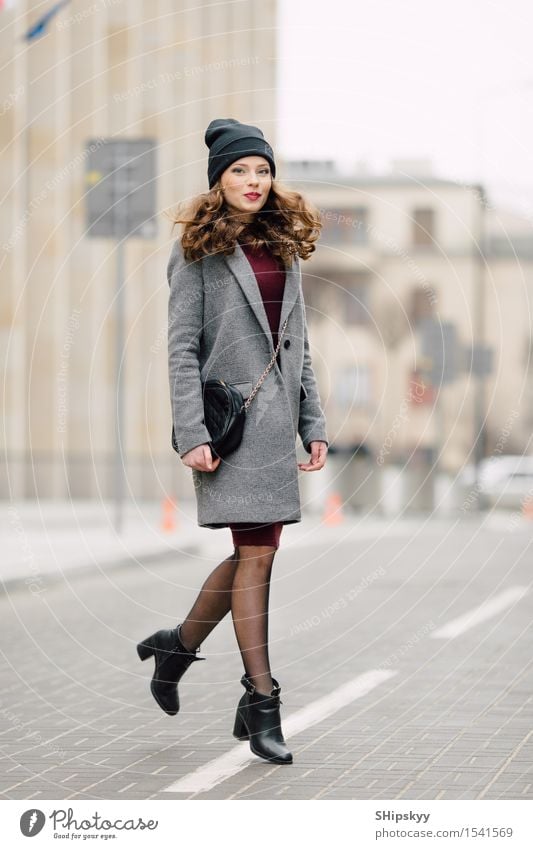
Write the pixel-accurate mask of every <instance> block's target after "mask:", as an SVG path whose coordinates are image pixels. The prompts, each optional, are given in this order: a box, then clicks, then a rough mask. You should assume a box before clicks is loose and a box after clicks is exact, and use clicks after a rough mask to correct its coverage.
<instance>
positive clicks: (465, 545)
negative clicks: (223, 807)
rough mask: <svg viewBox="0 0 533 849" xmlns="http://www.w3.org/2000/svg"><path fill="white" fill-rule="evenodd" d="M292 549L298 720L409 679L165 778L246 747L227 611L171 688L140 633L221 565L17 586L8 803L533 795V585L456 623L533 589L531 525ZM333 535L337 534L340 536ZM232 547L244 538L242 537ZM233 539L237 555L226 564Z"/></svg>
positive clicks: (290, 618)
mask: <svg viewBox="0 0 533 849" xmlns="http://www.w3.org/2000/svg"><path fill="white" fill-rule="evenodd" d="M331 531H332V529H328V534H326V535H324V537H323V539H322V541H321V542H320V541H317V540H314V541H313V544H312V545H309V546H306V545H305V540H304V541H303V542H302V544H301V545H299V546H298V547H295V548H294V549H293V550H291V549H290V548H288V547H286V548H284V547H283V545H282V547H281V549H280V551H279V553H278V555H277V557H276V561H275V564H274V572H273V582H272V587H271V594H270V605H271V619H270V640H271V652H270V656H271V665H272V670H273V673H274V675H275V677H276V678H278V680H279V681H280V683H281V685H282V700H283V704H282V718H284V717H287V716H289V715H290V714H292V713H294V712H296V711H298V710H300V709H301V708H304V707H305V706H306V705H308V704H309V703H310V702H313V701H314V700H317V699H320V698H321V697H323V696H324V695H326V694H328V693H330V692H331V691H332V690H334V689H335V688H337V687H340V686H341V685H343V684H344V683H345V682H348V681H350V680H352V679H354V678H356V677H357V676H359V675H363V674H364V673H366V672H367V671H368V670H371V669H377V668H386V669H390V670H394V671H395V673H396V674H395V675H394V676H392V677H390V678H389V679H387V680H385V681H383V682H381V683H380V684H379V685H378V686H376V687H375V688H374V689H373V690H371V691H370V692H368V693H367V694H366V695H364V696H363V697H361V698H358V699H357V700H355V701H353V702H352V703H350V704H348V705H346V706H344V707H342V708H341V709H340V710H338V711H337V712H336V713H333V714H331V715H330V716H328V717H327V718H326V719H325V720H322V721H320V723H318V724H317V725H313V726H312V727H309V728H307V729H306V730H303V731H302V732H301V733H299V734H297V735H295V736H294V737H291V738H290V739H289V740H288V743H289V746H290V748H291V751H292V752H293V756H294V763H293V764H292V765H290V766H276V765H269V764H268V763H266V762H264V761H261V760H260V759H257V758H253V757H251V761H250V763H249V764H248V765H247V766H245V767H244V768H242V769H241V770H239V771H238V772H237V773H236V774H235V775H233V776H231V777H230V778H227V779H226V780H224V781H221V782H220V783H218V784H217V785H216V786H215V787H213V788H212V789H210V790H208V791H206V792H199V793H188V794H183V793H168V792H166V791H165V788H166V787H168V786H169V785H171V784H172V783H173V782H175V781H177V780H178V779H179V778H181V777H183V776H185V775H188V774H190V773H191V772H193V771H194V770H196V769H197V768H199V767H202V766H204V765H206V764H209V763H211V762H212V761H214V760H215V759H216V758H218V757H220V756H221V755H223V754H224V753H226V752H228V751H230V750H231V749H233V748H234V746H235V745H236V746H243V745H246V744H240V743H237V741H236V740H234V738H233V737H232V736H231V730H232V726H233V718H234V711H235V706H236V704H237V701H238V699H239V698H240V696H241V694H242V687H241V685H240V683H239V679H240V675H241V662H240V656H239V653H238V650H237V646H236V642H235V638H234V634H233V629H232V623H231V619H230V617H227V618H226V619H225V620H224V622H222V623H221V624H220V625H219V626H218V627H217V628H216V629H215V631H214V632H213V633H212V635H211V636H210V637H209V639H208V640H207V641H206V642H205V643H204V644H203V645H202V653H203V654H204V655H205V656H206V657H207V661H206V662H204V663H199V664H193V665H192V667H191V668H190V670H189V671H188V673H187V675H186V676H185V678H184V679H183V681H182V683H181V685H180V696H181V700H182V710H181V711H180V713H179V715H178V716H176V717H168V716H166V715H165V714H164V713H163V712H162V711H161V710H160V709H159V708H158V707H157V705H156V704H155V702H154V701H153V699H152V697H151V695H150V692H149V680H150V676H151V673H152V669H153V661H152V660H149V661H147V662H146V663H144V664H141V663H140V661H139V660H138V658H137V655H136V652H135V645H136V643H137V642H138V641H139V640H140V639H142V638H144V637H145V636H147V635H148V634H150V633H151V632H152V631H153V630H156V629H157V628H158V627H169V626H171V625H173V624H175V623H177V622H178V621H180V619H181V618H182V617H183V616H184V615H185V613H186V612H187V610H188V609H189V607H190V604H191V603H192V600H193V599H194V597H195V594H196V592H197V590H198V588H199V587H200V586H201V584H202V582H203V580H204V578H205V576H206V575H207V574H208V572H209V571H210V569H211V568H212V567H213V566H214V565H216V562H217V560H213V561H212V562H211V563H210V562H209V561H208V559H206V558H202V559H199V558H197V557H193V556H191V557H188V556H186V555H181V556H179V557H178V558H177V559H176V561H175V562H172V561H171V560H170V559H169V558H168V556H165V557H164V558H162V559H161V560H160V561H153V560H150V563H149V564H148V565H147V566H146V568H145V569H142V568H139V565H138V564H135V565H132V568H131V569H128V568H125V567H124V566H122V567H121V568H120V569H117V570H115V571H113V570H109V571H107V572H106V574H102V573H99V572H96V571H95V574H94V575H90V574H87V573H86V572H83V573H82V574H81V573H80V574H72V575H70V576H68V578H66V579H65V580H64V581H62V582H54V583H52V584H50V585H49V586H46V585H45V589H44V591H43V592H40V593H39V594H38V595H37V594H34V593H32V592H31V591H29V590H28V589H27V588H26V587H24V586H23V585H20V584H19V585H16V586H14V587H11V588H9V587H8V588H7V592H6V593H5V595H4V596H3V597H1V598H0V632H1V645H2V657H1V672H2V682H3V687H2V690H1V692H0V720H1V721H0V762H1V770H0V781H1V784H0V796H1V798H4V799H29V798H33V799H121V798H126V799H178V798H212V799H278V798H279V799H531V798H533V731H532V726H531V716H532V708H533V687H532V684H533V652H532V651H531V647H532V643H531V636H532V634H531V632H532V627H533V625H532V617H531V598H532V596H531V594H530V593H528V594H526V595H524V596H523V597H522V598H521V599H520V600H519V601H517V602H516V603H514V604H512V605H511V606H510V607H508V608H506V609H505V610H503V611H501V612H500V613H498V614H497V615H495V616H494V617H493V618H490V619H488V620H487V621H485V622H481V623H479V624H477V625H475V626H474V627H472V628H471V629H469V630H467V631H466V632H465V633H464V634H462V635H460V636H458V637H456V638H454V639H452V640H449V639H435V638H433V637H432V636H431V634H432V632H433V631H436V630H437V629H438V628H439V627H441V626H442V625H444V624H446V623H448V622H450V621H451V620H453V619H455V618H457V617H459V616H461V615H463V614H464V613H465V612H468V611H469V610H471V609H473V608H475V607H477V606H478V605H479V604H481V603H482V602H483V601H484V600H485V599H488V598H489V597H491V596H492V595H494V596H497V595H498V594H501V593H503V592H504V591H505V590H507V589H508V588H509V587H514V586H522V587H530V586H531V576H530V568H529V564H530V563H531V546H532V543H533V524H532V525H528V524H520V526H519V527H514V528H513V529H512V530H510V529H509V527H507V526H506V525H505V522H500V523H491V522H490V521H487V518H486V517H481V518H479V517H468V518H467V519H463V520H462V521H461V522H458V521H457V520H453V519H450V520H449V521H448V522H442V521H440V522H433V523H432V522H431V521H429V522H426V520H422V519H421V520H420V523H419V526H418V529H417V530H414V531H413V532H410V533H409V534H405V533H403V534H402V533H400V532H397V533H394V532H391V533H384V532H380V533H376V534H375V535H374V536H371V535H368V534H366V535H364V536H363V535H361V536H362V539H358V538H357V532H356V531H353V532H351V533H349V534H343V533H341V532H340V531H339V532H338V534H335V533H332V532H331ZM335 539H337V540H339V541H338V542H337V544H335V542H334V541H335ZM226 547H227V546H226ZM228 553H229V551H228V552H227V551H226V550H225V549H223V550H222V549H221V551H220V558H219V559H220V560H221V559H223V557H224V556H226V555H227V554H228Z"/></svg>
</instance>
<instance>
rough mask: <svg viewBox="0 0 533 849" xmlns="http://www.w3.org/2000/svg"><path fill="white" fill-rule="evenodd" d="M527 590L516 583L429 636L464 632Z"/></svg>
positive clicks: (493, 614)
mask: <svg viewBox="0 0 533 849" xmlns="http://www.w3.org/2000/svg"><path fill="white" fill-rule="evenodd" d="M528 592H529V587H522V586H518V585H517V586H515V587H509V589H508V590H505V592H503V593H500V595H497V596H496V597H495V598H492V599H490V601H485V602H483V604H480V605H479V607H474V608H472V610H469V611H468V613H465V614H463V616H458V617H457V619H452V621H451V622H448V624H447V625H444V626H443V627H442V628H439V629H438V630H437V631H432V632H431V634H430V637H432V638H433V639H435V640H438V639H447V638H450V639H453V637H458V636H459V634H464V632H465V631H468V630H469V629H470V628H474V627H475V626H476V625H479V623H480V622H485V620H486V619H490V618H491V617H492V616H496V614H497V613H500V612H501V611H502V610H505V608H506V607H509V606H510V605H511V604H513V603H514V602H515V601H518V600H519V599H521V598H522V597H523V596H525V595H526V594H527V593H528Z"/></svg>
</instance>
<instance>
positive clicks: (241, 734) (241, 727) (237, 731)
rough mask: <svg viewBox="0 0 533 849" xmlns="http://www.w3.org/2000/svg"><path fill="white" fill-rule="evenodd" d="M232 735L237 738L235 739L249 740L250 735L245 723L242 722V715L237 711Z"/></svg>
mask: <svg viewBox="0 0 533 849" xmlns="http://www.w3.org/2000/svg"><path fill="white" fill-rule="evenodd" d="M233 736H234V737H236V738H237V740H249V739H250V735H249V734H248V731H247V730H246V725H245V724H244V722H243V719H242V716H241V715H240V713H239V711H237V714H236V716H235V724H234V726H233Z"/></svg>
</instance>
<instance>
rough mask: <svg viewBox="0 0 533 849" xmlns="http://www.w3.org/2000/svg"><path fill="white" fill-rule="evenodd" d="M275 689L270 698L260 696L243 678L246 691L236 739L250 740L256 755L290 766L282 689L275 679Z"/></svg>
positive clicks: (239, 709)
mask: <svg viewBox="0 0 533 849" xmlns="http://www.w3.org/2000/svg"><path fill="white" fill-rule="evenodd" d="M272 683H273V684H274V688H273V690H272V691H271V693H270V695H269V696H267V695H266V694H265V693H258V692H257V690H256V689H255V687H254V685H253V684H252V682H251V681H250V679H249V678H248V677H247V676H246V675H243V676H242V678H241V684H242V685H243V687H244V688H245V690H246V692H245V693H244V695H243V696H242V697H241V700H240V702H239V704H238V706H237V715H236V717H235V725H234V727H233V736H234V737H236V738H237V739H238V740H249V741H250V749H251V750H252V752H253V753H254V755H258V757H260V758H265V760H268V761H271V763H277V764H291V763H292V755H291V753H290V752H289V750H288V749H287V746H286V744H285V740H284V739H283V733H282V731H281V718H280V713H279V706H280V704H283V702H282V701H281V699H280V697H279V694H280V692H281V687H280V686H279V684H278V682H277V681H276V679H275V678H272Z"/></svg>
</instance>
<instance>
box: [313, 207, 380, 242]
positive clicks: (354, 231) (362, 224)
mask: <svg viewBox="0 0 533 849" xmlns="http://www.w3.org/2000/svg"><path fill="white" fill-rule="evenodd" d="M321 217H322V224H323V227H322V233H321V238H322V240H323V242H324V244H326V245H339V244H343V245H348V244H349V245H354V244H355V245H365V244H367V242H368V210H367V209H365V207H362V206H358V207H355V208H353V209H326V210H322V216H321Z"/></svg>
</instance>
